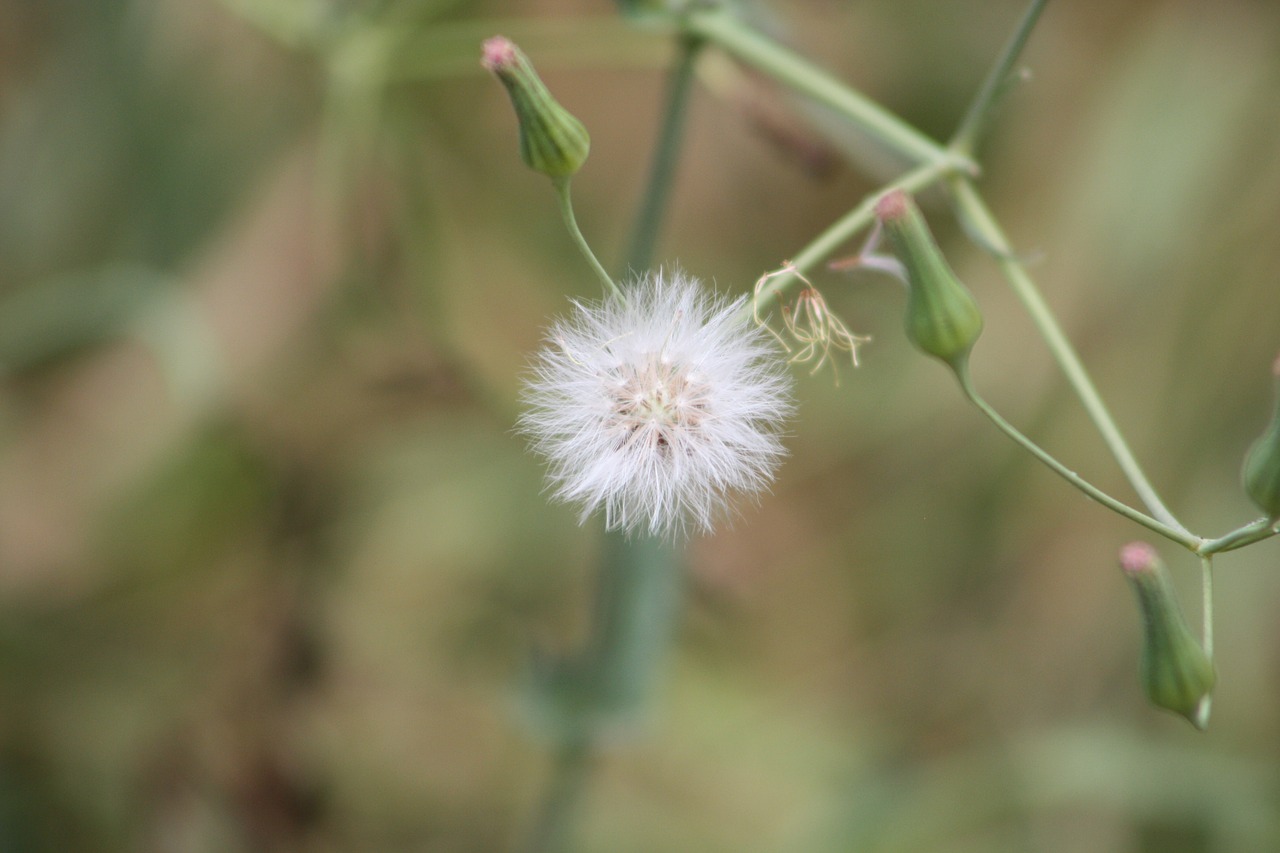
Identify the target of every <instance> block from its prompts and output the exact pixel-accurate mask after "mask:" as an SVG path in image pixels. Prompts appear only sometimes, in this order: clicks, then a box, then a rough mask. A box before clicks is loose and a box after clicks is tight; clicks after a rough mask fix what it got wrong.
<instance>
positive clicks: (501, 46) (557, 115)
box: [480, 36, 591, 178]
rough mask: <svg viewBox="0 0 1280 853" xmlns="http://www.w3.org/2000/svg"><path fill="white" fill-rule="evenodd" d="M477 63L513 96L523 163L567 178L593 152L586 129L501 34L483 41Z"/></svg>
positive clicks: (520, 53) (553, 176) (535, 169)
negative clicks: (558, 100) (552, 94)
mask: <svg viewBox="0 0 1280 853" xmlns="http://www.w3.org/2000/svg"><path fill="white" fill-rule="evenodd" d="M480 64H481V65H483V66H484V67H485V68H486V69H488V70H489V71H492V72H493V73H494V75H495V76H496V77H497V78H498V80H499V81H501V83H502V85H503V86H505V87H506V89H507V94H508V95H509V96H510V97H511V105H512V106H513V107H515V111H516V118H518V119H519V120H520V156H521V157H522V158H523V159H524V162H525V164H526V165H528V166H529V168H531V169H533V170H534V171H537V172H541V173H542V174H544V175H547V176H549V177H552V178H567V177H569V176H570V175H572V174H574V173H575V172H577V171H578V169H580V168H582V164H583V163H585V162H586V160H587V153H588V152H589V151H590V150H591V137H590V136H589V135H588V134H587V129H586V128H585V127H583V126H582V122H580V121H578V120H577V119H576V118H574V117H573V116H572V115H571V114H570V113H569V111H568V110H566V109H565V108H564V107H562V106H560V104H559V102H557V101H556V99H555V98H553V97H552V96H551V93H550V92H549V91H547V87H546V86H545V85H543V83H542V80H541V79H540V78H539V77H538V72H537V71H535V70H534V69H533V63H531V62H530V61H529V58H528V57H527V56H525V55H524V53H523V52H521V50H520V48H518V47H516V45H515V43H513V42H512V41H511V40H510V39H508V38H506V37H505V36H494V37H493V38H491V39H488V40H486V41H485V43H484V46H483V47H482V49H481V55H480Z"/></svg>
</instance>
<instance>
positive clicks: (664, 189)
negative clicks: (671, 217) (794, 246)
mask: <svg viewBox="0 0 1280 853" xmlns="http://www.w3.org/2000/svg"><path fill="white" fill-rule="evenodd" d="M703 44H704V42H703V40H702V39H700V38H698V37H696V36H685V37H683V38H682V39H681V40H680V48H679V49H680V55H679V57H678V58H677V59H676V65H675V67H674V68H673V69H672V70H671V77H670V81H669V83H668V84H667V99H666V109H665V112H664V114H663V118H662V129H661V131H660V132H659V135H658V144H657V147H656V148H655V150H654V153H653V164H652V165H651V166H650V168H649V180H648V182H647V184H646V186H645V193H644V199H643V200H642V201H641V203H640V211H639V213H638V214H636V221H635V226H634V228H633V230H632V232H631V243H630V248H629V249H628V250H627V267H628V268H629V270H630V271H631V272H641V271H643V270H645V269H647V268H648V267H649V266H650V264H651V263H652V262H653V250H654V246H655V245H656V244H657V241H658V231H659V226H660V224H661V222H662V219H663V214H664V213H665V212H666V207H667V200H668V198H669V197H670V195H671V185H672V182H673V179H674V177H675V167H676V160H677V158H678V155H679V151H680V140H681V137H682V136H683V134H684V120H685V116H686V115H687V114H688V110H687V106H688V103H689V92H690V90H691V89H692V88H693V86H692V83H693V71H694V67H695V66H696V65H697V59H698V53H699V52H700V50H701V48H702V45H703Z"/></svg>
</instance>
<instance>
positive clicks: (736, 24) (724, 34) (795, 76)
mask: <svg viewBox="0 0 1280 853" xmlns="http://www.w3.org/2000/svg"><path fill="white" fill-rule="evenodd" d="M685 28H686V30H687V31H688V32H690V33H695V34H697V35H699V36H702V37H704V38H706V39H707V41H710V42H712V43H714V44H715V45H717V46H718V47H720V48H722V49H723V50H725V51H727V52H728V53H730V54H732V55H733V56H735V57H737V58H738V59H739V60H741V61H742V62H744V63H746V64H747V65H750V66H752V67H753V68H755V69H757V70H759V71H763V72H764V73H765V74H768V75H769V76H770V77H772V78H774V79H775V80H777V81H778V82H780V83H783V84H784V85H787V86H790V87H791V88H793V89H795V90H796V91H798V92H800V93H801V94H803V95H806V96H808V97H810V98H812V99H813V100H814V101H817V102H818V103H820V104H823V105H825V106H827V107H829V108H831V109H833V110H835V111H836V112H837V113H839V114H840V115H841V116H843V117H844V118H845V119H847V120H848V121H849V122H851V123H852V124H854V125H855V126H857V127H858V128H859V129H861V130H862V131H863V132H864V133H866V134H867V135H868V136H870V137H872V138H873V139H876V140H878V141H879V142H880V143H881V144H883V145H884V146H886V147H887V148H889V149H890V150H892V151H896V152H898V153H899V154H901V155H902V156H903V157H905V158H906V159H908V160H912V161H915V162H917V163H937V162H940V161H946V162H950V163H960V164H962V165H963V166H965V167H966V168H971V167H972V164H971V163H969V162H968V161H967V159H966V158H964V157H962V156H959V155H956V154H955V153H953V152H951V151H948V150H947V149H946V148H945V147H944V146H942V145H940V144H939V143H937V142H935V141H934V140H932V139H930V138H929V137H928V136H926V135H924V134H923V133H921V132H920V131H918V130H916V129H915V128H914V127H912V126H911V125H909V124H907V123H906V122H905V121H903V120H902V119H900V118H898V117H897V116H896V115H894V114H893V113H891V112H889V111H888V110H886V109H885V108H884V107H881V106H880V105H879V104H877V103H875V102H874V101H871V100H870V99H868V98H866V97H864V96H863V95H861V94H859V93H858V92H856V91H854V90H853V89H852V88H850V87H849V86H848V85H846V84H845V83H842V82H840V81H839V80H837V79H835V78H834V77H832V76H831V75H830V74H828V73H827V72H825V71H823V70H822V69H820V68H818V67H817V66H816V65H813V64H812V63H810V62H808V61H807V60H805V59H804V58H802V57H800V56H799V55H797V54H795V53H792V52H791V51H789V50H786V49H785V48H783V47H781V46H780V45H778V44H777V43H776V42H774V41H773V40H772V39H768V38H765V37H764V36H762V35H760V34H759V33H757V32H755V31H754V30H752V29H751V28H749V27H748V26H746V25H745V24H743V23H742V22H741V21H739V20H738V19H737V18H735V17H734V16H733V15H732V14H730V13H729V12H727V11H724V10H723V9H713V10H710V11H701V12H695V13H693V14H691V15H689V17H688V18H687V19H686V21H685Z"/></svg>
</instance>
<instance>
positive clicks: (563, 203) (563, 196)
mask: <svg viewBox="0 0 1280 853" xmlns="http://www.w3.org/2000/svg"><path fill="white" fill-rule="evenodd" d="M551 183H552V184H553V185H554V186H555V188H556V200H557V201H559V202H560V215H561V216H563V217H564V225H565V227H566V228H568V229H569V236H571V237H572V238H573V242H574V245H576V246H577V247H578V251H580V252H581V253H582V257H584V258H586V259H587V263H588V264H590V265H591V269H593V270H594V271H595V273H596V275H597V276H599V278H600V282H601V283H602V284H603V285H604V289H605V292H606V293H610V294H612V295H613V296H616V297H618V298H619V299H626V297H625V296H623V294H622V291H621V290H619V289H618V285H616V284H614V283H613V279H612V278H610V277H609V273H608V272H607V271H606V270H605V268H604V266H603V265H602V264H601V263H600V261H599V259H598V258H596V253H595V252H593V251H591V246H590V245H588V244H587V239H586V238H585V237H583V236H582V231H580V230H579V229H578V220H577V218H576V217H574V215H573V199H572V198H571V193H570V192H569V179H568V178H553V179H552V181H551Z"/></svg>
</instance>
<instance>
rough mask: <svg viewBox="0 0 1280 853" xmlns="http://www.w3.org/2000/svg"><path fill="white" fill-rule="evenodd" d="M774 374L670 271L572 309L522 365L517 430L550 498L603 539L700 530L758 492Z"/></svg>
mask: <svg viewBox="0 0 1280 853" xmlns="http://www.w3.org/2000/svg"><path fill="white" fill-rule="evenodd" d="M789 390H790V379H789V376H788V374H787V372H786V363H785V359H783V358H782V357H781V356H780V354H779V352H778V350H777V347H776V345H775V344H774V343H773V341H772V339H771V338H770V337H769V336H768V335H767V334H765V333H764V332H762V331H761V330H760V329H758V328H756V327H754V326H753V325H752V324H751V323H750V321H749V319H748V318H747V317H745V316H744V311H743V301H742V300H738V301H736V302H729V301H726V300H724V299H721V298H718V297H715V296H712V295H711V294H709V293H708V292H707V291H706V290H704V289H703V287H702V285H701V284H699V282H698V281H697V280H696V279H693V278H691V277H689V276H687V275H685V274H684V273H682V272H679V271H674V272H672V271H667V272H659V273H654V274H650V275H648V276H645V277H643V278H641V279H639V280H638V281H636V282H634V283H633V284H631V285H630V286H629V287H627V288H626V289H625V297H624V298H622V299H619V298H616V297H608V298H606V299H604V300H603V301H599V302H580V303H575V304H574V307H573V310H572V311H571V313H570V314H569V316H567V317H565V318H562V319H561V320H559V321H558V322H557V323H556V324H555V325H554V326H553V327H552V329H551V331H550V333H549V335H548V346H547V347H546V348H544V349H543V350H542V351H541V352H540V353H539V354H538V355H537V356H536V358H535V361H534V365H533V374H532V377H531V378H530V380H529V383H528V386H527V388H526V393H525V402H526V403H527V406H528V408H527V410H526V412H525V414H524V415H523V416H522V417H521V419H520V428H521V430H522V431H523V432H524V433H525V434H526V435H527V436H528V437H529V439H530V441H531V444H532V446H533V448H534V449H535V450H536V451H537V452H539V453H540V454H542V455H543V456H545V457H546V458H547V460H548V463H549V467H550V473H549V478H550V481H551V484H552V488H553V491H554V494H555V496H556V497H557V498H558V499H560V500H563V501H567V502H569V503H573V504H576V505H578V506H579V507H581V509H582V517H583V519H585V518H586V517H587V516H589V515H590V514H591V513H592V512H594V511H596V510H598V509H603V510H604V513H605V521H606V524H607V526H608V527H610V528H615V529H625V530H627V531H635V530H642V529H643V530H647V531H648V532H651V533H654V534H658V535H669V534H675V533H679V532H681V531H683V530H685V529H686V528H689V527H696V528H701V529H704V530H709V529H710V528H711V527H712V525H713V522H714V521H715V520H716V518H717V517H718V516H719V515H720V513H721V512H722V511H723V510H724V509H725V507H726V506H727V505H728V500H729V498H730V496H731V495H733V494H735V493H744V494H754V493H758V492H760V491H761V490H763V489H764V488H766V487H767V486H768V484H769V482H770V480H771V479H772V477H773V472H774V470H775V469H776V467H777V464H778V462H779V461H780V460H781V458H782V456H783V455H784V452H785V451H784V449H783V446H782V442H781V440H780V438H779V430H780V428H781V424H782V422H783V421H784V420H785V419H786V417H787V416H788V415H789V414H790V413H791V410H792V404H791V401H790V396H789Z"/></svg>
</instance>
